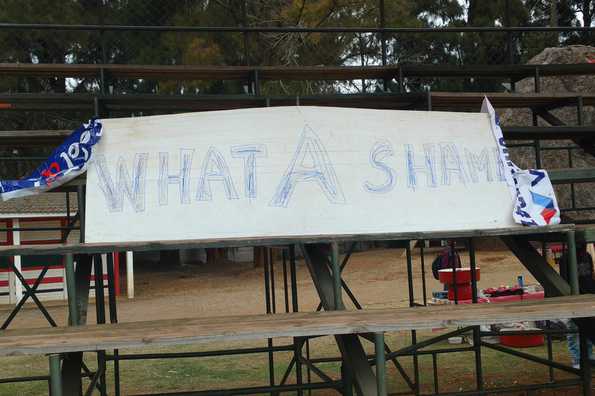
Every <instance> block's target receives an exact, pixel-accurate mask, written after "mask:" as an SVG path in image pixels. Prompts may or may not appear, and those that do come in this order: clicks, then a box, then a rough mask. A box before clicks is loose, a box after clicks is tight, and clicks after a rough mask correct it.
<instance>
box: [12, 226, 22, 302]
mask: <svg viewBox="0 0 595 396" xmlns="http://www.w3.org/2000/svg"><path fill="white" fill-rule="evenodd" d="M20 226H21V224H20V222H19V219H14V220H13V222H12V227H13V228H19V227H20ZM12 244H13V245H20V244H21V232H20V231H19V230H18V229H17V230H14V231H12ZM13 260H14V268H15V269H16V270H17V271H19V272H20V273H23V271H21V268H22V267H21V256H14V258H13ZM11 278H12V279H11V282H13V284H14V303H18V302H19V301H21V298H23V285H22V284H21V282H18V281H17V279H16V277H15V275H14V274H12V277H11Z"/></svg>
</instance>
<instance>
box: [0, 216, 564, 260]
mask: <svg viewBox="0 0 595 396" xmlns="http://www.w3.org/2000/svg"><path fill="white" fill-rule="evenodd" d="M574 228H575V226H574V224H558V225H549V226H540V227H523V226H517V227H509V228H494V229H485V230H461V231H438V232H396V233H378V234H374V233H372V234H341V235H293V236H287V237H249V238H220V239H188V240H176V241H140V242H113V243H71V244H61V245H21V246H0V256H15V255H25V254H26V255H44V254H65V253H86V254H91V253H110V252H114V251H157V250H172V249H188V248H199V247H201V248H211V247H241V246H247V247H250V246H265V245H266V246H279V245H289V244H295V243H328V242H349V241H408V240H414V239H449V238H471V237H493V236H506V235H540V234H542V235H543V234H551V233H564V232H567V231H570V230H574Z"/></svg>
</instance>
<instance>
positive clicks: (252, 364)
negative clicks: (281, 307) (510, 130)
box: [0, 332, 572, 396]
mask: <svg viewBox="0 0 595 396" xmlns="http://www.w3.org/2000/svg"><path fill="white" fill-rule="evenodd" d="M432 335H435V334H432V333H430V332H426V333H420V334H419V338H420V339H423V338H427V337H430V336H432ZM387 342H388V343H389V345H390V346H391V348H392V349H398V348H399V347H403V346H405V345H407V344H408V343H409V337H408V335H407V334H405V333H399V334H391V335H389V336H387ZM283 343H284V340H275V345H281V344H283ZM264 345H266V342H259V343H233V344H224V345H223V344H218V345H209V348H211V349H220V348H224V347H227V348H237V347H240V346H241V347H249V346H264ZM447 346H448V344H446V343H443V344H440V345H436V346H435V348H444V347H447ZM199 348H200V350H205V348H204V347H200V346H175V347H167V348H145V349H143V350H135V351H134V353H141V352H166V351H167V352H183V351H195V350H199ZM365 348H366V350H367V351H368V352H370V353H371V352H372V349H373V346H372V344H371V343H368V342H365ZM553 351H554V356H555V358H556V359H557V360H558V361H560V362H564V363H568V362H569V356H568V352H567V350H566V343H565V342H554V344H553ZM124 352H126V351H121V353H124ZM310 352H311V357H323V356H337V355H338V351H337V348H336V346H335V344H334V340H333V338H331V337H324V338H319V339H315V340H312V341H311V343H310ZM524 352H529V353H532V354H535V355H538V356H541V357H546V350H545V348H544V347H539V348H529V349H524ZM290 359H291V354H290V353H287V352H282V353H281V352H279V353H275V378H276V381H279V380H280V378H281V377H282V376H283V374H284V372H285V370H286V368H287V364H288V363H289V361H290ZM85 360H86V362H87V364H88V366H89V367H91V368H93V367H96V361H95V360H94V355H93V354H86V359H85ZM399 361H400V362H401V364H402V365H403V367H404V368H405V370H406V371H407V372H408V373H412V372H413V364H412V359H411V358H400V359H399ZM482 362H483V371H484V380H485V384H486V387H502V386H511V385H515V384H519V383H522V384H530V383H541V382H547V381H548V369H547V367H545V366H541V365H539V364H536V363H531V362H529V361H526V360H523V359H519V358H515V357H513V356H510V355H506V354H502V353H499V352H496V351H492V350H489V349H486V348H484V349H482ZM419 364H420V377H421V384H422V391H423V392H431V391H433V373H432V359H431V357H430V356H429V355H428V356H421V357H420V359H419ZM120 365H121V386H122V394H124V395H126V394H132V393H153V392H167V391H183V390H199V389H222V388H232V387H250V386H263V385H266V384H268V380H269V373H268V359H267V354H266V353H264V354H254V355H245V356H230V357H208V358H187V359H168V360H157V359H156V360H138V361H122V362H121V363H120ZM317 367H319V368H320V369H322V370H323V371H324V372H325V373H326V374H328V375H329V376H331V377H332V378H339V368H340V366H339V364H338V363H324V364H320V365H317ZM387 367H388V389H389V391H390V392H399V391H405V390H406V389H407V388H406V385H405V382H404V381H403V379H402V378H401V377H400V376H398V374H397V371H396V369H395V368H394V366H393V365H392V364H391V363H389V364H388V365H387ZM438 367H439V370H440V371H439V373H440V384H439V389H440V391H441V392H456V391H461V390H470V389H472V388H473V387H474V384H475V370H474V354H473V353H471V352H463V353H450V354H442V355H439V357H438ZM2 368H3V370H2V371H3V373H2V377H3V378H6V377H14V376H22V375H45V374H47V372H48V360H47V358H46V357H9V358H3V359H2ZM107 375H108V386H109V389H113V382H112V380H113V366H112V364H109V365H108V373H107ZM306 375H307V372H306V369H305V368H304V378H306ZM411 375H412V374H411ZM555 375H556V379H562V378H572V376H571V375H570V374H565V373H563V372H561V371H558V370H556V371H555ZM311 376H312V380H313V381H319V379H318V377H317V376H316V375H315V374H314V373H312V374H311ZM293 382H295V375H294V373H293V372H292V375H291V376H290V379H289V383H293ZM47 393H48V385H47V382H43V381H41V382H31V383H21V384H5V385H0V396H4V395H6V396H9V395H10V396H13V395H31V396H34V395H47ZM313 394H315V395H324V394H332V392H329V391H325V390H320V391H314V392H313Z"/></svg>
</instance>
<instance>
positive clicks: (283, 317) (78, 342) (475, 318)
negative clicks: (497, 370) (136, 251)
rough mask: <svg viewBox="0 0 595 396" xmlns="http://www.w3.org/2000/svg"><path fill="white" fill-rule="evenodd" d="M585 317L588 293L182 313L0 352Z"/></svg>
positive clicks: (18, 336) (17, 343)
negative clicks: (487, 301) (309, 309)
mask: <svg viewBox="0 0 595 396" xmlns="http://www.w3.org/2000/svg"><path fill="white" fill-rule="evenodd" d="M590 316H595V296H593V295H581V296H569V297H557V298H548V299H545V300H542V301H534V300H531V301H524V302H515V303H508V304H466V305H448V306H433V307H414V308H393V309H371V310H359V311H328V312H308V313H302V312H300V313H288V314H274V315H249V316H221V317H201V318H183V319H173V320H155V321H143V322H131V323H117V324H103V325H88V326H78V327H54V328H43V329H18V330H5V331H3V332H1V333H0V355H22V354H45V353H66V352H80V351H91V350H104V349H113V348H139V347H146V346H159V345H178V344H190V343H203V342H213V341H217V342H219V341H224V342H227V341H237V340H259V339H265V338H277V337H306V336H317V335H339V334H357V333H376V332H393V331H403V330H412V329H418V330H419V329H433V328H442V327H459V326H461V327H464V326H476V325H487V324H493V323H506V322H515V321H535V320H549V319H569V318H583V317H590Z"/></svg>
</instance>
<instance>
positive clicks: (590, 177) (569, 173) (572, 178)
mask: <svg viewBox="0 0 595 396" xmlns="http://www.w3.org/2000/svg"><path fill="white" fill-rule="evenodd" d="M547 173H548V175H549V177H550V180H551V181H552V184H566V183H587V182H595V168H566V169H550V170H548V171H547Z"/></svg>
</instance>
